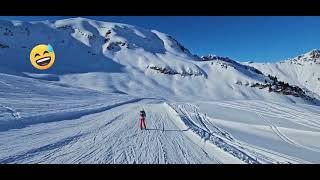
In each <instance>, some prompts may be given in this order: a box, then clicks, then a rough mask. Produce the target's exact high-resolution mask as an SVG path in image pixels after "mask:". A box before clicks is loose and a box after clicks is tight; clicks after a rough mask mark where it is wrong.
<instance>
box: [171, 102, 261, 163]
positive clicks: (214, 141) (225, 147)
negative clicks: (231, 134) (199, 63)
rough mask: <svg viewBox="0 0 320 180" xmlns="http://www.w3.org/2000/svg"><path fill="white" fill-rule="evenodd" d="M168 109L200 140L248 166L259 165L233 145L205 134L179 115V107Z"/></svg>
mask: <svg viewBox="0 0 320 180" xmlns="http://www.w3.org/2000/svg"><path fill="white" fill-rule="evenodd" d="M168 105H169V107H170V108H172V109H173V110H174V111H175V112H176V113H177V114H178V116H179V117H180V119H181V120H182V121H183V123H184V124H185V125H186V126H188V127H190V129H191V130H192V132H194V133H195V134H197V135H198V136H200V138H202V139H203V138H204V139H205V140H206V141H209V142H211V143H212V144H214V145H216V146H217V147H218V148H220V149H222V150H224V151H225V152H227V153H229V154H231V155H233V156H234V157H236V158H238V159H240V160H241V161H244V162H246V163H248V164H260V162H259V161H258V160H257V159H255V158H253V157H251V156H249V155H248V154H246V153H245V152H243V151H241V150H240V149H238V148H236V147H234V146H233V145H230V144H228V143H227V142H225V141H224V140H223V139H222V138H220V137H218V136H216V135H215V134H214V133H211V132H207V131H206V130H204V129H202V128H201V127H199V126H197V125H195V124H194V123H193V122H192V120H191V119H190V118H189V117H188V115H181V114H184V113H183V112H182V111H181V109H180V108H179V107H175V106H174V105H173V104H168ZM179 111H180V113H179Z"/></svg>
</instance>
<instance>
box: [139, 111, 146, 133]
mask: <svg viewBox="0 0 320 180" xmlns="http://www.w3.org/2000/svg"><path fill="white" fill-rule="evenodd" d="M145 117H146V112H145V111H144V110H142V111H140V129H141V130H142V129H143V126H144V129H147V127H146V123H145Z"/></svg>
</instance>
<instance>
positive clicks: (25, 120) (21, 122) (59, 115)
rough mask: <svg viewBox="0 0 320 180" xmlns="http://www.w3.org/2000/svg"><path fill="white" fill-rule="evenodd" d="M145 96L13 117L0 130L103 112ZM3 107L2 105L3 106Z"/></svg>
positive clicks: (139, 99) (0, 126) (1, 125)
mask: <svg viewBox="0 0 320 180" xmlns="http://www.w3.org/2000/svg"><path fill="white" fill-rule="evenodd" d="M143 99H145V98H136V99H131V100H128V101H124V102H120V103H115V104H112V105H107V106H103V107H99V108H89V109H81V110H74V111H69V112H68V111H67V112H66V111H60V112H54V113H48V114H42V115H36V116H29V117H20V116H19V117H20V118H19V119H15V120H12V121H9V122H8V121H6V122H4V123H3V124H1V123H0V132H3V131H7V130H10V129H21V128H24V127H26V126H28V125H33V124H39V123H46V122H53V121H63V120H73V119H77V118H80V117H82V116H85V115H89V114H94V113H99V112H103V111H106V110H109V109H112V108H115V107H117V106H122V105H125V104H129V103H135V102H138V101H141V100H143ZM3 107H4V106H3Z"/></svg>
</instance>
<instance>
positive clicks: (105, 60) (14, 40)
mask: <svg viewBox="0 0 320 180" xmlns="http://www.w3.org/2000/svg"><path fill="white" fill-rule="evenodd" d="M0 27H1V28H0V33H1V34H3V36H1V37H0V44H2V47H3V48H0V57H1V61H0V65H1V68H5V69H4V70H3V71H5V72H9V73H10V72H11V74H20V75H21V76H27V77H33V78H38V79H39V78H40V79H46V80H54V81H60V82H62V83H66V84H69V85H74V86H79V87H84V88H91V89H94V90H99V91H107V92H126V93H128V94H131V95H137V93H140V94H141V95H144V96H146V97H150V96H157V97H162V98H170V99H172V98H176V99H179V98H180V99H181V98H182V99H186V98H189V97H190V99H194V98H199V99H207V100H208V99H211V100H233V99H243V100H244V99H260V100H269V101H273V100H278V101H282V102H304V101H305V100H303V99H301V98H295V97H293V96H283V95H278V94H274V93H268V91H267V90H266V89H262V90H261V89H258V88H252V87H250V86H251V85H252V84H255V83H257V82H264V81H265V80H267V79H268V78H267V77H266V76H264V75H263V74H262V73H261V72H260V71H258V70H256V69H255V68H252V67H250V66H246V65H241V64H239V63H237V62H236V61H233V60H230V59H228V58H221V57H217V58H212V59H210V58H207V59H205V60H203V59H199V57H197V56H194V55H192V54H191V53H190V52H189V50H187V49H186V48H185V47H183V46H182V45H181V44H180V43H179V42H178V41H177V40H175V39H174V38H173V37H171V36H169V35H166V34H163V33H161V32H158V31H155V30H146V29H142V28H138V27H134V26H131V25H125V24H119V23H108V22H101V21H94V20H90V19H84V18H72V19H66V20H59V21H55V22H49V21H46V22H33V23H26V22H1V23H0ZM39 43H50V44H51V45H52V46H53V47H54V50H55V53H56V62H55V64H54V66H53V67H52V68H50V69H49V70H47V71H40V70H36V69H35V68H33V67H32V66H31V64H30V63H29V60H28V57H29V55H28V53H29V51H30V49H31V48H32V47H33V46H34V45H36V44H39ZM39 74H40V75H39ZM41 74H44V75H41ZM307 103H308V102H307Z"/></svg>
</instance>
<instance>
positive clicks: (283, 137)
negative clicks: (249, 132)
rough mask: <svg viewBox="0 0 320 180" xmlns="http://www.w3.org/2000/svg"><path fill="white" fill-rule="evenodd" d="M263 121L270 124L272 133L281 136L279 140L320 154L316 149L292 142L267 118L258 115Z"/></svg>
mask: <svg viewBox="0 0 320 180" xmlns="http://www.w3.org/2000/svg"><path fill="white" fill-rule="evenodd" d="M256 114H257V115H258V116H259V117H260V119H261V120H263V121H264V122H265V123H266V124H268V125H269V126H270V128H271V129H272V131H273V132H274V133H275V134H277V136H279V138H281V139H282V140H283V141H285V142H287V143H288V144H291V145H294V146H297V147H302V148H306V149H309V150H311V151H315V152H320V150H318V149H315V148H310V147H308V146H303V145H301V144H298V143H297V142H295V141H293V140H291V139H290V138H289V137H288V136H286V135H285V134H284V133H282V132H281V131H280V130H279V128H278V127H277V126H275V125H273V124H272V123H271V122H270V121H268V120H267V119H266V118H264V117H263V116H261V114H259V113H256Z"/></svg>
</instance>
